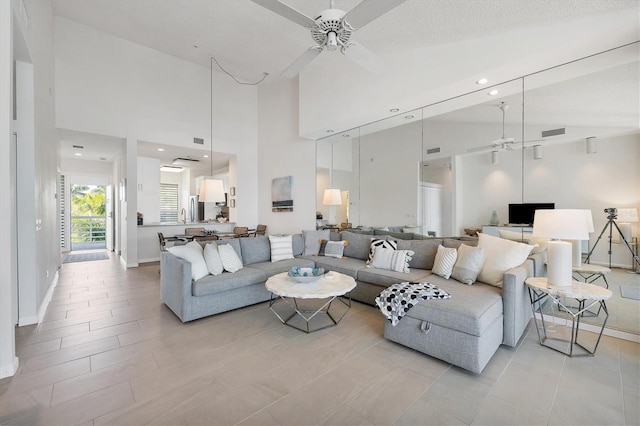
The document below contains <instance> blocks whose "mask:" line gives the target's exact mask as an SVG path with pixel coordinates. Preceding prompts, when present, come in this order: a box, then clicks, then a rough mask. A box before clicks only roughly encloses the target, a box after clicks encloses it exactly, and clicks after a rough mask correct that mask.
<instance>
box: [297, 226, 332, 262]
mask: <svg viewBox="0 0 640 426" xmlns="http://www.w3.org/2000/svg"><path fill="white" fill-rule="evenodd" d="M330 232H331V230H329V229H323V230H319V231H304V230H303V231H302V237H303V238H304V253H303V254H304V255H305V256H309V255H316V254H318V252H319V251H320V240H329V239H330V238H329V237H330V236H331V234H330Z"/></svg>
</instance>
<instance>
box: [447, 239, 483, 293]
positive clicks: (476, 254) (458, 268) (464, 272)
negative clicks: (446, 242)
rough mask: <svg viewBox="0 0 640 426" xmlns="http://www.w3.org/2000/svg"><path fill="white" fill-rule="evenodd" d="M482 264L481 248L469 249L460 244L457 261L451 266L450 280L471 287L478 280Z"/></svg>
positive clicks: (469, 247)
mask: <svg viewBox="0 0 640 426" xmlns="http://www.w3.org/2000/svg"><path fill="white" fill-rule="evenodd" d="M483 264H484V250H483V249H482V247H471V246H468V245H466V244H460V247H458V259H457V260H456V264H455V265H454V266H453V271H452V272H451V278H453V279H454V280H458V281H460V282H461V283H463V284H467V285H472V284H473V283H475V282H476V279H478V274H480V270H482V265H483Z"/></svg>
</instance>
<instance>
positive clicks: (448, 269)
mask: <svg viewBox="0 0 640 426" xmlns="http://www.w3.org/2000/svg"><path fill="white" fill-rule="evenodd" d="M457 259H458V250H457V249H455V248H447V247H445V246H438V251H437V252H436V259H435V261H434V262H433V269H431V272H433V273H434V274H436V275H439V276H441V277H442V278H444V279H447V280H448V279H449V277H450V276H451V273H452V272H453V267H454V266H455V264H456V260H457Z"/></svg>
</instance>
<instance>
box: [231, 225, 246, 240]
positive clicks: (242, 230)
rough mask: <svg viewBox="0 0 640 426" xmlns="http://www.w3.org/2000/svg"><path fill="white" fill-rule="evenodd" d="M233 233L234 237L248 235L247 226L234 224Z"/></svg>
mask: <svg viewBox="0 0 640 426" xmlns="http://www.w3.org/2000/svg"><path fill="white" fill-rule="evenodd" d="M233 233H234V234H235V235H234V236H235V238H240V237H248V236H249V228H248V227H246V226H236V227H234V228H233Z"/></svg>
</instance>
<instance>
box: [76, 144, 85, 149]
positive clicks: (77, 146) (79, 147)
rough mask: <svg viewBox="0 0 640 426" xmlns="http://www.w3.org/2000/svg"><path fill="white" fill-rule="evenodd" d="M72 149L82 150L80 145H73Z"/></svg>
mask: <svg viewBox="0 0 640 426" xmlns="http://www.w3.org/2000/svg"><path fill="white" fill-rule="evenodd" d="M73 147H74V148H78V149H84V146H82V145H73Z"/></svg>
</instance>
